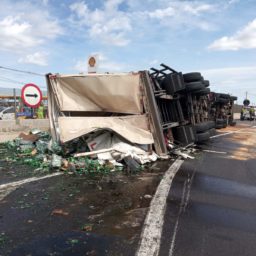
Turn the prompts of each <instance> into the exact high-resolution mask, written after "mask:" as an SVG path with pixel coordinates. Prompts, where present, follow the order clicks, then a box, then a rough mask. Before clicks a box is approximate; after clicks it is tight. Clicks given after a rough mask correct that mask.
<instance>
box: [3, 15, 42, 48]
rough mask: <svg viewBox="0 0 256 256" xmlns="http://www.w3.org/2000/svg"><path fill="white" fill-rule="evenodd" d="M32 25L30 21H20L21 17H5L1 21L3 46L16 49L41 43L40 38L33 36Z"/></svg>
mask: <svg viewBox="0 0 256 256" xmlns="http://www.w3.org/2000/svg"><path fill="white" fill-rule="evenodd" d="M31 27H32V25H31V24H30V23H28V22H26V21H23V22H22V21H20V18H19V17H12V16H7V17H5V18H4V19H3V20H1V21H0V46H1V48H4V49H11V50H15V49H16V48H18V49H20V48H23V47H33V46H35V45H37V44H40V42H41V40H40V39H39V38H36V37H33V36H31Z"/></svg>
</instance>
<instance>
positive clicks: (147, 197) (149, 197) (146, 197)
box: [144, 195, 152, 199]
mask: <svg viewBox="0 0 256 256" xmlns="http://www.w3.org/2000/svg"><path fill="white" fill-rule="evenodd" d="M144 198H145V199H151V198H152V196H151V195H144Z"/></svg>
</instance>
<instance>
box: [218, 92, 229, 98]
mask: <svg viewBox="0 0 256 256" xmlns="http://www.w3.org/2000/svg"><path fill="white" fill-rule="evenodd" d="M215 95H216V98H223V99H230V95H229V94H226V93H216V94H215Z"/></svg>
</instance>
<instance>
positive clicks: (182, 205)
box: [169, 171, 195, 256]
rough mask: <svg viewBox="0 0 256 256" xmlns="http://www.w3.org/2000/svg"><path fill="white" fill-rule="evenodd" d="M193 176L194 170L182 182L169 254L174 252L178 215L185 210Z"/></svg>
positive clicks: (170, 255)
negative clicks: (190, 175)
mask: <svg viewBox="0 0 256 256" xmlns="http://www.w3.org/2000/svg"><path fill="white" fill-rule="evenodd" d="M194 176H195V171H194V173H193V174H192V177H191V178H188V179H187V180H186V181H185V182H184V187H183V191H182V198H181V203H180V209H179V213H178V217H177V219H176V223H175V226H174V231H173V236H172V241H171V246H170V249H169V256H172V255H173V252H174V246H175V241H176V236H177V232H178V226H179V220H180V216H181V213H182V212H185V210H186V208H187V205H188V201H189V198H190V192H191V186H192V181H193V178H194ZM186 188H187V190H186Z"/></svg>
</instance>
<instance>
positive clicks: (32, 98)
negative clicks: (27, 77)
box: [21, 84, 42, 108]
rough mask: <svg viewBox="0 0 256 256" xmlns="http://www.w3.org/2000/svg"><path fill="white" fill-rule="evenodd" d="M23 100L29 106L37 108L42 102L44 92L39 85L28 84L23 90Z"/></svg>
mask: <svg viewBox="0 0 256 256" xmlns="http://www.w3.org/2000/svg"><path fill="white" fill-rule="evenodd" d="M21 98H22V100H23V102H24V103H25V104H26V105H27V106H29V107H31V108H37V107H39V106H40V103H41V101H42V92H41V90H40V89H39V87H38V86H37V85H35V84H26V85H24V86H23V88H22V90H21Z"/></svg>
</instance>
